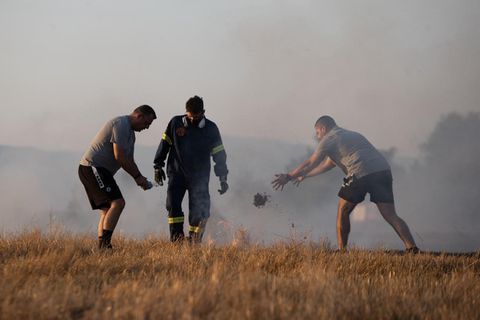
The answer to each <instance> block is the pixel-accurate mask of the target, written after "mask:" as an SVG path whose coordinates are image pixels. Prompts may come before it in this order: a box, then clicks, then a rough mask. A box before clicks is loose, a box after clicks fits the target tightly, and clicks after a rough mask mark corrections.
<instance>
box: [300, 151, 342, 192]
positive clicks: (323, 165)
mask: <svg viewBox="0 0 480 320" xmlns="http://www.w3.org/2000/svg"><path fill="white" fill-rule="evenodd" d="M335 167H336V164H335V162H333V161H332V159H330V157H326V158H325V159H323V161H322V162H320V164H319V165H318V166H316V167H315V168H313V169H312V170H310V171H309V172H308V173H307V174H305V175H302V176H299V177H297V178H296V180H295V181H294V182H293V183H294V184H295V185H296V186H298V185H299V184H300V182H302V181H303V180H305V179H306V178H311V177H314V176H318V175H319V174H322V173H324V172H327V171H329V170H331V169H333V168H335Z"/></svg>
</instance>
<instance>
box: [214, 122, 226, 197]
mask: <svg viewBox="0 0 480 320" xmlns="http://www.w3.org/2000/svg"><path fill="white" fill-rule="evenodd" d="M213 130H214V136H215V138H214V139H213V141H214V142H213V144H212V150H211V152H210V153H211V155H212V159H213V162H214V163H215V165H214V167H213V169H214V172H215V175H216V176H217V177H218V178H219V179H220V190H218V192H219V193H220V194H224V193H225V192H227V190H228V183H227V175H228V168H227V153H226V152H225V148H224V147H223V142H222V137H221V136H220V131H219V130H218V127H217V126H216V125H215V126H214V129H213Z"/></svg>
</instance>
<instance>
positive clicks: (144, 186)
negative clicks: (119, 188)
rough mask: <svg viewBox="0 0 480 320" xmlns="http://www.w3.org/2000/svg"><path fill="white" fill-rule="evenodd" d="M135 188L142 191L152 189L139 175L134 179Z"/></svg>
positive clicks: (149, 183)
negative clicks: (137, 187)
mask: <svg viewBox="0 0 480 320" xmlns="http://www.w3.org/2000/svg"><path fill="white" fill-rule="evenodd" d="M135 182H136V183H137V186H139V187H140V188H142V189H143V190H148V189H150V188H151V187H152V183H151V182H149V181H148V180H147V178H145V177H144V176H142V175H140V176H139V177H137V178H136V179H135Z"/></svg>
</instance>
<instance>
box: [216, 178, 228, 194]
mask: <svg viewBox="0 0 480 320" xmlns="http://www.w3.org/2000/svg"><path fill="white" fill-rule="evenodd" d="M227 190H228V183H227V177H220V189H219V190H218V193H220V194H224V193H225V192H227Z"/></svg>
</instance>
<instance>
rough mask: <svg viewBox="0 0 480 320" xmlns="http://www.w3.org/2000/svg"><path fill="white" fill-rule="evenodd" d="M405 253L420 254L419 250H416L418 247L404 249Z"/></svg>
mask: <svg viewBox="0 0 480 320" xmlns="http://www.w3.org/2000/svg"><path fill="white" fill-rule="evenodd" d="M405 253H412V254H417V253H420V249H418V247H411V248H408V249H405Z"/></svg>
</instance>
